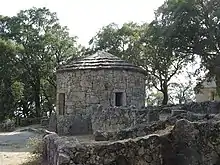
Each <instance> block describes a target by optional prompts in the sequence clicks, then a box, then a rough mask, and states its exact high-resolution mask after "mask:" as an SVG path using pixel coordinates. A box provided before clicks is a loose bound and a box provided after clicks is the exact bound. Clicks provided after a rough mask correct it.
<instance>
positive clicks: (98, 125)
mask: <svg viewBox="0 0 220 165" xmlns="http://www.w3.org/2000/svg"><path fill="white" fill-rule="evenodd" d="M218 107H219V102H206V103H190V104H186V105H173V106H163V107H146V108H143V109H137V108H135V107H132V106H131V107H108V108H105V107H103V106H101V105H94V106H91V107H89V108H87V109H86V110H81V111H74V112H73V113H72V114H69V115H67V114H66V115H57V119H56V120H57V125H56V130H57V132H58V134H60V135H75V134H88V133H94V132H96V131H102V132H118V131H119V132H120V130H121V131H122V132H123V131H124V130H128V132H129V131H130V129H133V128H134V129H136V128H139V125H148V124H151V123H153V122H155V121H158V120H159V119H161V116H164V115H165V116H166V117H165V118H164V119H163V121H166V120H167V119H169V120H171V119H172V118H170V117H171V116H172V115H175V116H177V119H180V118H187V119H188V120H190V121H197V120H199V119H202V118H204V116H206V115H207V114H215V113H218V112H219V109H218ZM211 108H213V109H214V110H211ZM199 109H201V111H199ZM195 112H197V113H195ZM198 112H200V113H198ZM178 114H181V115H180V116H178ZM181 116H182V117H181ZM135 127H136V128H135ZM140 128H142V127H140ZM139 130H140V129H139ZM80 131H81V132H80ZM133 132H134V131H133ZM138 132H139V131H138ZM138 134H139V133H138ZM120 136H121V135H120Z"/></svg>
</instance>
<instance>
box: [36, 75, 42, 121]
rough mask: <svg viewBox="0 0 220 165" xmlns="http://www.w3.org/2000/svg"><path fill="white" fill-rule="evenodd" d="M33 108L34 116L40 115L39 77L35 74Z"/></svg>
mask: <svg viewBox="0 0 220 165" xmlns="http://www.w3.org/2000/svg"><path fill="white" fill-rule="evenodd" d="M36 74H38V73H36ZM35 109H36V117H40V116H41V107H40V77H39V76H38V75H37V78H36V84H35Z"/></svg>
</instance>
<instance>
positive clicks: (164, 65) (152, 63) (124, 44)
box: [90, 21, 189, 104]
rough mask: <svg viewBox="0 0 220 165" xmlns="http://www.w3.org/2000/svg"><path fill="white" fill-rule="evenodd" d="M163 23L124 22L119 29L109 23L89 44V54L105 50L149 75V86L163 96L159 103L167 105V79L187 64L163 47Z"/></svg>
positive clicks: (185, 59)
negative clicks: (90, 49) (142, 69)
mask: <svg viewBox="0 0 220 165" xmlns="http://www.w3.org/2000/svg"><path fill="white" fill-rule="evenodd" d="M161 24H162V22H157V21H153V22H152V23H151V24H147V23H144V24H142V25H138V24H135V23H125V24H124V25H123V26H122V27H119V26H118V25H116V24H114V23H112V24H110V25H108V26H106V27H103V28H102V29H101V30H100V31H99V32H98V33H97V35H96V36H95V37H93V38H92V40H91V41H90V44H91V45H92V51H94V52H95V51H97V50H105V51H108V52H110V53H112V54H114V55H117V56H119V57H121V58H123V59H125V60H128V61H130V62H132V63H134V64H136V65H139V66H141V67H143V68H144V69H145V70H146V71H147V73H148V75H147V82H148V87H149V88H151V87H154V88H156V89H157V90H158V91H160V92H162V94H163V101H162V104H167V103H168V87H169V85H170V84H169V82H170V80H171V79H172V78H173V77H174V76H175V75H177V74H179V73H180V72H181V70H182V68H183V67H184V66H185V65H186V64H187V63H188V62H189V58H187V57H186V56H177V54H178V52H177V51H175V50H174V49H172V48H170V47H168V46H167V45H166V41H167V40H166V36H164V30H163V29H164V28H165V27H164V26H163V25H161Z"/></svg>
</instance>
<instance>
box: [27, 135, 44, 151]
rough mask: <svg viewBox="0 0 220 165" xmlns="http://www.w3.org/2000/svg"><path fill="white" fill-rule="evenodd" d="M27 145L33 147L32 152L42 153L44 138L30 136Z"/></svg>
mask: <svg viewBox="0 0 220 165" xmlns="http://www.w3.org/2000/svg"><path fill="white" fill-rule="evenodd" d="M27 146H28V147H29V148H31V149H32V153H33V154H36V155H42V153H43V139H42V138H40V137H32V138H29V140H28V143H27Z"/></svg>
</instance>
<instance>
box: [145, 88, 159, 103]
mask: <svg viewBox="0 0 220 165" xmlns="http://www.w3.org/2000/svg"><path fill="white" fill-rule="evenodd" d="M162 101H163V93H161V92H159V91H157V92H153V91H148V94H147V98H146V103H147V106H158V105H161V104H162Z"/></svg>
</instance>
